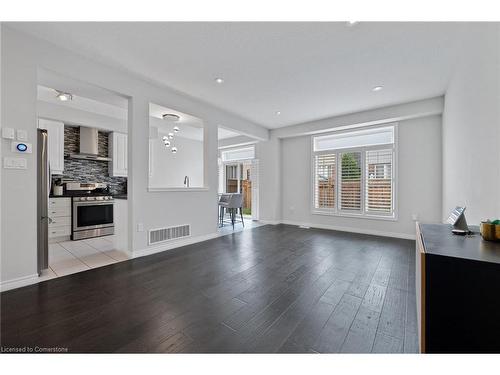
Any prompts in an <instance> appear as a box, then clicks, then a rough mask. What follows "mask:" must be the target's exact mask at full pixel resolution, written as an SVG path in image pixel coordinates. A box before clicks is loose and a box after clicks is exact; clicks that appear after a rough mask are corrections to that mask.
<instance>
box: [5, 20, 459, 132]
mask: <svg viewBox="0 0 500 375" xmlns="http://www.w3.org/2000/svg"><path fill="white" fill-rule="evenodd" d="M9 25H11V26H12V27H14V28H16V29H19V30H22V31H24V32H28V33H30V34H33V35H34V36H37V37H40V38H43V39H46V40H49V41H51V42H53V43H55V44H57V45H60V46H63V47H65V48H68V49H70V50H73V51H75V52H78V53H81V54H84V55H86V56H87V57H89V58H91V59H94V60H96V61H100V62H103V63H106V64H109V65H112V66H116V67H119V68H122V69H125V70H128V71H130V72H133V73H136V74H139V75H141V76H143V77H147V78H148V79H151V80H154V81H156V82H159V83H161V84H165V85H168V86H170V87H172V88H174V89H176V90H179V91H182V92H185V93H188V94H189V95H191V96H195V97H198V98H200V99H202V100H204V101H206V102H209V103H212V104H214V105H216V106H218V107H220V108H222V109H225V110H227V111H229V112H232V113H235V114H237V115H240V116H241V117H244V118H247V119H249V120H252V121H254V122H257V123H259V124H261V125H264V126H266V127H269V128H277V127H281V126H287V125H292V124H297V123H301V122H305V121H311V120H315V119H320V118H326V117H329V116H334V115H339V114H344V113H349V112H356V111H360V110H364V109H369V108H374V107H380V106H384V105H391V104H396V103H402V102H407V101H411V100H417V99H422V98H426V97H432V96H437V95H441V94H443V93H444V92H445V90H446V87H447V83H448V81H449V78H450V74H451V72H452V65H453V63H454V61H455V58H454V56H455V51H456V48H457V46H458V41H459V33H458V31H460V30H461V29H462V28H463V27H464V25H465V27H466V24H460V23H364V22H361V23H357V24H355V25H354V26H349V25H348V24H347V23H340V22H337V23H294V22H289V23H187V22H186V23H168V22H159V23H144V22H143V23H96V22H92V23H86V22H80V23H68V22H64V23H38V22H37V23H9ZM216 77H222V78H224V83H223V84H217V83H215V81H214V79H215V78H216ZM377 85H383V86H384V89H383V90H382V91H379V92H372V90H371V89H372V88H373V87H374V86H377ZM276 111H281V115H280V116H277V115H276Z"/></svg>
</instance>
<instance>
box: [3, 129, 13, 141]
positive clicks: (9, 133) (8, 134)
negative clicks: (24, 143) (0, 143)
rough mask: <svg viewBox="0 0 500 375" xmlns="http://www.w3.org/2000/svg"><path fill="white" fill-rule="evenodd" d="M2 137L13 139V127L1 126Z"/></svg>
mask: <svg viewBox="0 0 500 375" xmlns="http://www.w3.org/2000/svg"><path fill="white" fill-rule="evenodd" d="M2 138H5V139H14V129H13V128H2Z"/></svg>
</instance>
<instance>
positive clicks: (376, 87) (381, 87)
mask: <svg viewBox="0 0 500 375" xmlns="http://www.w3.org/2000/svg"><path fill="white" fill-rule="evenodd" d="M383 88H384V86H375V87H374V88H372V91H380V90H382V89H383Z"/></svg>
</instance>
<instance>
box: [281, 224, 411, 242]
mask: <svg viewBox="0 0 500 375" xmlns="http://www.w3.org/2000/svg"><path fill="white" fill-rule="evenodd" d="M282 223H283V224H288V225H297V226H305V227H311V228H318V229H328V230H338V231H340V232H350V233H360V234H370V235H373V236H382V237H394V238H402V239H405V240H414V239H415V235H414V234H407V233H397V232H386V231H380V230H374V229H363V228H353V227H342V226H337V225H326V224H313V223H303V222H298V221H291V220H283V221H282Z"/></svg>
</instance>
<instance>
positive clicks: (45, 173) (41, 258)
mask: <svg viewBox="0 0 500 375" xmlns="http://www.w3.org/2000/svg"><path fill="white" fill-rule="evenodd" d="M37 145H38V147H37V153H38V155H37V180H38V189H37V202H38V204H37V205H38V207H37V221H38V240H37V247H38V274H39V275H40V274H41V272H42V270H44V269H47V268H49V238H48V236H49V216H48V214H49V193H50V185H51V183H50V168H49V155H48V135H47V130H44V129H38V132H37Z"/></svg>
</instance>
